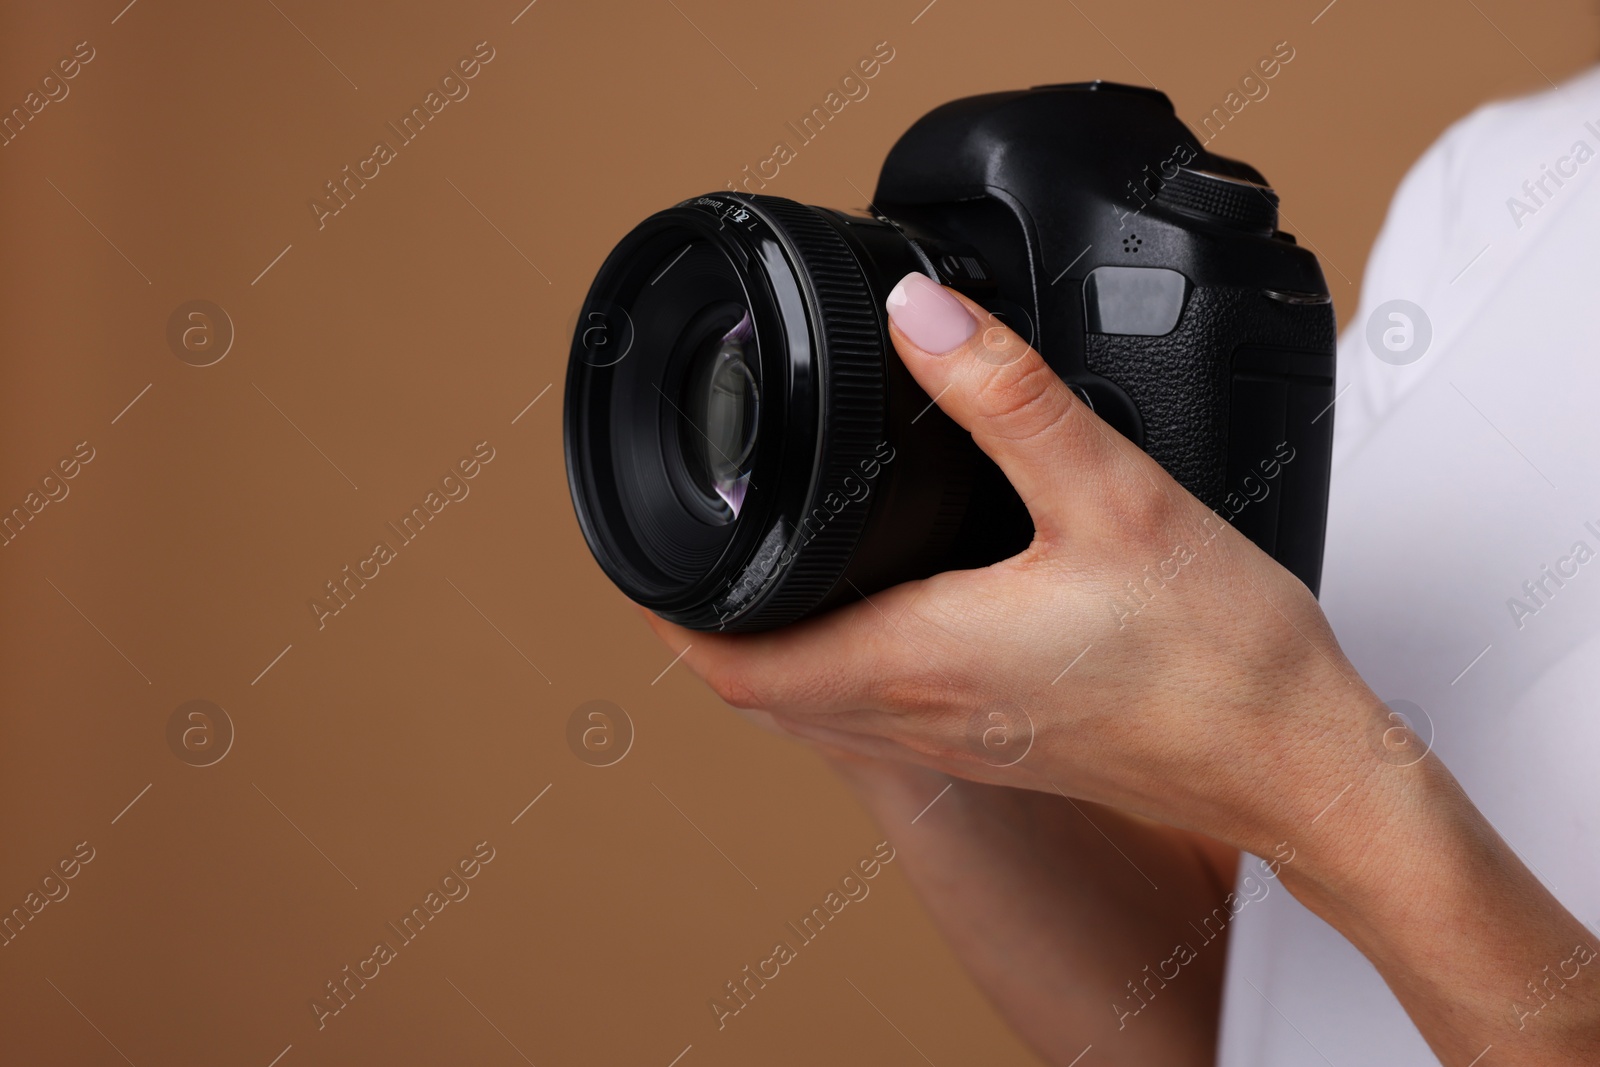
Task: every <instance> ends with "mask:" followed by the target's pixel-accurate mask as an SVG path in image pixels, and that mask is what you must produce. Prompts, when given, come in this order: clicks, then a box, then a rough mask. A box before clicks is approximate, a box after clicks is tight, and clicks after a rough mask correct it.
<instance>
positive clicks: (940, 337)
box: [884, 273, 978, 356]
mask: <svg viewBox="0 0 1600 1067" xmlns="http://www.w3.org/2000/svg"><path fill="white" fill-rule="evenodd" d="M884 303H885V304H886V305H887V306H888V308H889V318H890V320H891V321H893V322H894V324H895V325H896V326H898V327H900V332H901V333H903V334H905V335H906V336H907V337H909V338H910V339H911V343H912V344H914V345H916V346H917V347H918V348H920V349H922V350H923V351H924V352H931V353H932V354H933V355H936V356H942V355H944V354H945V353H946V352H949V351H951V350H952V349H954V348H956V347H958V346H959V345H960V344H961V342H963V341H965V340H966V339H967V338H969V337H971V336H972V335H973V333H974V332H976V331H977V329H978V323H977V321H976V320H974V319H973V317H972V316H971V315H970V314H969V313H968V312H967V309H966V308H965V307H963V306H962V304H961V301H959V300H957V299H956V298H955V297H953V296H951V295H950V294H949V293H948V292H947V291H946V290H945V288H944V287H943V286H942V285H940V284H938V283H937V282H935V281H933V280H932V279H931V278H928V277H927V276H926V275H922V274H915V273H913V274H907V275H906V276H905V277H904V278H901V279H900V284H899V285H896V286H895V287H894V291H893V292H891V293H890V294H889V299H888V300H886V301H884Z"/></svg>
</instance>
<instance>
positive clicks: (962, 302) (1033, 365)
mask: <svg viewBox="0 0 1600 1067" xmlns="http://www.w3.org/2000/svg"><path fill="white" fill-rule="evenodd" d="M886 303H887V306H888V309H889V322H890V331H889V333H890V336H891V337H892V338H893V339H894V346H895V348H896V349H897V350H898V351H899V353H900V358H901V359H902V360H904V362H905V364H906V367H907V368H908V369H909V370H910V371H911V374H912V376H913V377H915V378H916V379H917V382H918V384H920V385H921V386H922V388H923V389H924V390H926V391H927V393H928V395H929V396H931V397H933V398H934V400H935V401H936V402H937V403H938V405H939V407H940V408H942V409H943V410H944V412H945V413H946V414H948V415H949V416H950V417H951V418H952V419H954V420H955V421H956V422H957V423H959V424H960V425H961V426H962V427H963V428H964V429H966V430H967V431H968V432H970V433H971V434H972V439H973V440H974V441H975V442H976V443H977V445H978V447H979V448H981V449H982V450H983V451H984V452H985V453H986V454H987V455H988V456H989V458H990V459H993V460H994V461H995V463H996V464H998V465H999V467H1000V469H1001V471H1003V472H1004V473H1005V476H1006V478H1007V479H1008V480H1009V481H1010V482H1011V485H1012V487H1013V488H1015V489H1016V491H1017V493H1018V495H1019V496H1021V497H1022V501H1023V503H1024V504H1026V505H1027V506H1028V512H1029V514H1031V515H1032V516H1033V521H1034V525H1035V526H1036V527H1039V528H1041V529H1044V528H1046V527H1051V526H1054V527H1056V528H1061V527H1065V526H1066V525H1067V524H1068V515H1069V513H1071V512H1074V511H1077V512H1078V514H1079V516H1080V518H1081V517H1082V511H1081V509H1083V508H1086V507H1092V506H1093V505H1094V502H1095V501H1101V502H1103V501H1104V500H1105V499H1106V497H1107V494H1108V493H1110V492H1112V491H1114V490H1115V488H1116V486H1115V484H1113V483H1114V479H1113V478H1112V475H1111V472H1112V471H1114V470H1118V469H1119V468H1121V465H1122V464H1123V463H1125V462H1127V460H1126V458H1125V452H1124V449H1123V448H1120V447H1119V443H1121V442H1120V438H1119V436H1118V435H1117V433H1116V431H1114V430H1112V429H1111V428H1110V427H1109V426H1107V425H1106V424H1105V423H1104V422H1102V421H1101V420H1100V419H1099V418H1098V417H1097V416H1096V415H1095V414H1094V412H1093V411H1092V410H1091V409H1090V408H1089V406H1088V405H1087V404H1085V403H1084V402H1083V401H1081V400H1080V399H1079V398H1078V397H1077V396H1076V395H1075V394H1074V393H1073V392H1072V390H1071V389H1069V388H1067V386H1066V384H1065V383H1064V382H1063V381H1062V380H1061V379H1060V378H1059V377H1057V375H1056V373H1055V371H1053V370H1051V369H1050V367H1049V365H1048V364H1046V363H1045V361H1044V360H1043V358H1041V357H1040V355H1039V353H1038V352H1035V351H1034V350H1033V349H1032V348H1031V347H1029V346H1028V345H1027V344H1025V343H1024V342H1023V340H1022V338H1020V337H1018V336H1017V335H1016V334H1015V333H1013V332H1012V331H1011V330H1010V329H1009V328H1008V327H1007V326H1005V325H1004V324H1002V323H1001V322H1000V320H999V319H997V318H995V316H993V315H992V314H990V313H989V312H987V311H985V310H984V309H983V308H982V307H980V306H979V305H978V304H976V303H974V302H973V301H971V300H968V299H967V298H966V297H964V296H962V295H960V294H959V293H956V292H954V291H952V290H949V289H946V288H944V287H943V286H941V285H939V284H938V283H936V282H934V281H932V280H931V279H929V278H927V277H925V276H923V275H921V274H915V273H913V274H908V275H906V276H905V277H904V278H902V279H900V283H899V284H898V285H896V286H895V287H894V291H893V292H891V293H890V294H889V298H888V300H887V301H886ZM1126 452H1128V453H1135V454H1137V455H1139V456H1140V457H1141V458H1143V454H1142V453H1138V452H1137V450H1136V449H1134V448H1132V447H1131V446H1127V448H1126ZM1127 473H1128V472H1127V471H1126V469H1125V468H1122V469H1121V475H1122V479H1124V480H1125V479H1126V476H1127ZM1135 481H1138V482H1140V483H1146V479H1145V478H1136V479H1135ZM1144 487H1145V488H1148V484H1144Z"/></svg>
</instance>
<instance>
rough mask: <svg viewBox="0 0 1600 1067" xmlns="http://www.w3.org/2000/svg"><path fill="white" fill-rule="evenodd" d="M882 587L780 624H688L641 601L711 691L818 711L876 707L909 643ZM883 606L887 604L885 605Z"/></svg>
mask: <svg viewBox="0 0 1600 1067" xmlns="http://www.w3.org/2000/svg"><path fill="white" fill-rule="evenodd" d="M890 595H891V594H878V595H876V596H874V597H873V598H872V599H871V600H860V601H857V602H856V603H854V604H849V605H846V606H844V607H841V608H839V609H837V610H835V611H831V612H829V613H827V614H826V615H822V616H820V617H818V618H814V619H808V620H805V621H803V622H800V623H796V624H794V625H792V626H786V627H784V628H783V629H782V630H781V631H777V632H770V633H757V634H721V633H704V632H699V631H695V630H688V629H685V628H684V627H682V626H678V625H675V624H674V623H670V622H668V621H667V620H665V619H662V618H660V617H659V616H657V615H656V614H654V613H653V612H650V611H647V610H645V609H643V608H640V609H639V610H640V611H643V612H644V615H645V621H646V622H648V623H649V625H650V628H651V629H652V630H654V631H655V632H656V636H658V637H660V638H661V639H662V640H663V641H664V642H666V644H667V646H668V647H669V648H671V649H672V650H673V651H674V652H676V653H678V654H679V655H681V656H682V658H683V662H684V663H685V664H686V665H687V666H688V667H689V669H690V670H692V671H693V672H694V673H695V674H697V675H699V676H700V677H701V678H703V679H704V680H705V682H706V684H707V685H709V686H710V687H711V689H712V691H713V692H715V693H716V694H717V695H718V696H720V697H721V698H722V699H723V700H724V701H726V702H727V703H729V704H731V705H733V706H734V707H736V708H748V709H757V710H761V711H769V712H778V713H782V712H791V713H796V714H801V713H807V714H815V713H818V712H837V711H842V710H847V709H853V708H862V707H870V706H872V705H873V704H874V702H875V701H876V699H877V698H878V696H879V694H880V693H881V691H882V689H883V687H884V685H885V684H886V681H887V680H889V679H893V678H896V677H898V676H899V675H900V674H901V673H902V672H903V671H905V670H906V669H907V667H906V665H905V663H904V661H905V660H906V659H907V657H908V656H909V655H911V654H912V653H911V650H910V649H909V648H908V647H907V646H906V645H905V644H904V639H903V638H899V637H896V636H895V635H894V634H893V632H892V631H890V633H889V634H888V636H887V637H886V636H885V631H886V630H889V627H887V626H885V625H884V623H883V618H886V616H885V617H880V608H883V605H884V602H885V599H886V597H889V596H890ZM883 610H887V609H886V608H883Z"/></svg>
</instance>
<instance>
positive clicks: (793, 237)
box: [729, 194, 885, 630]
mask: <svg viewBox="0 0 1600 1067" xmlns="http://www.w3.org/2000/svg"><path fill="white" fill-rule="evenodd" d="M739 199H740V200H742V201H745V202H746V203H749V204H750V205H751V206H752V207H754V208H756V209H757V210H759V211H760V212H761V213H762V214H763V215H765V216H766V217H767V218H768V220H770V221H771V222H772V223H773V225H774V226H775V227H776V228H777V229H778V230H780V231H781V232H782V234H783V235H784V236H785V237H786V238H787V239H788V240H789V241H790V242H791V244H792V245H793V247H794V250H795V252H796V253H797V256H796V263H795V267H796V273H797V274H798V275H799V276H800V277H801V278H802V279H803V285H804V287H805V289H806V291H807V293H808V294H809V295H810V297H811V298H812V304H813V307H812V312H813V314H814V317H815V320H814V322H813V326H814V329H815V331H816V338H815V339H816V346H817V363H818V366H819V368H820V372H819V375H818V380H819V385H820V394H821V397H822V406H821V410H820V412H819V419H818V426H819V431H818V439H819V441H820V442H821V451H820V455H819V456H818V459H817V463H816V467H815V470H816V480H815V481H814V482H813V484H812V486H811V492H810V493H809V494H808V495H807V500H806V507H805V511H804V512H803V513H802V514H800V515H795V516H787V515H786V516H783V517H782V518H783V520H784V521H786V522H788V523H789V524H790V525H791V530H792V534H791V535H792V540H791V542H790V559H789V562H788V564H787V566H786V567H782V569H781V570H780V571H779V572H778V573H776V574H775V575H774V576H773V578H772V579H771V583H772V588H771V591H770V593H769V594H768V595H767V596H765V597H763V598H761V599H760V601H759V603H758V604H757V605H756V606H755V608H754V610H752V611H751V612H749V613H748V614H747V615H744V616H741V617H739V618H737V619H736V620H735V621H733V622H731V623H730V624H729V629H738V630H746V629H752V630H753V629H767V628H770V627H776V626H782V625H784V624H786V623H790V622H793V621H795V620H796V619H799V618H802V617H803V616H805V615H807V614H809V613H810V612H812V611H814V610H815V609H816V608H817V607H818V606H819V605H821V604H822V602H823V601H824V600H825V599H826V598H827V596H828V594H829V593H830V592H831V591H832V590H833V587H834V586H835V585H837V584H838V582H839V579H840V578H841V577H842V576H843V575H844V572H845V568H846V567H847V566H848V565H849V563H850V557H851V556H852V555H853V554H854V552H855V549H856V545H857V544H858V543H859V541H860V538H861V531H862V529H863V527H864V526H865V525H866V520H867V511H868V507H867V505H866V503H865V502H864V501H863V502H856V501H852V500H850V499H849V497H848V496H847V495H846V492H845V480H846V479H847V478H849V477H851V476H852V475H857V476H859V474H860V472H861V471H862V470H863V469H865V465H866V464H869V463H870V462H871V461H872V459H873V457H874V456H875V454H876V453H877V451H878V447H879V445H880V444H881V443H882V442H883V441H884V439H885V432H884V410H885V402H884V401H885V397H884V389H885V383H884V328H883V324H882V321H881V319H880V317H879V315H878V313H877V308H876V302H875V301H874V300H873V297H872V291H871V289H870V287H869V286H868V284H867V279H866V275H865V274H864V273H863V272H862V269H861V265H860V264H859V263H858V262H857V261H856V257H855V255H854V254H853V253H852V252H851V251H850V248H849V246H848V245H846V244H845V241H844V238H843V237H841V236H840V235H839V233H838V231H837V230H835V229H834V228H833V227H832V226H831V225H829V224H828V223H827V222H826V221H824V220H823V218H822V216H821V215H820V214H819V213H818V212H817V211H816V210H814V209H812V208H810V207H807V206H805V205H804V204H799V203H796V202H795V201H793V200H785V199H783V198H781V197H774V196H757V195H748V194H747V195H743V196H741V197H740V198H739ZM830 496H832V497H833V498H834V499H836V500H837V501H838V502H840V507H839V510H838V511H834V510H832V509H831V508H830V507H829V506H828V503H827V501H828V500H829V498H830ZM780 566H781V565H780Z"/></svg>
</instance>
